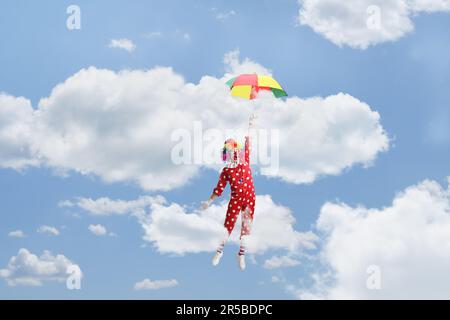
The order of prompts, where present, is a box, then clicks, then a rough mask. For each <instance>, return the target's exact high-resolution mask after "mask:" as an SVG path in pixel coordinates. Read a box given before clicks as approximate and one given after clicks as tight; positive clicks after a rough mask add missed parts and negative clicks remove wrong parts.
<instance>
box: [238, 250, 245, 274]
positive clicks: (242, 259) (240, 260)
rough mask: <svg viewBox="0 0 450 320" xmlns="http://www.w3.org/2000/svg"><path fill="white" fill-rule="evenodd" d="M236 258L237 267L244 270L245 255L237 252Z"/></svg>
mask: <svg viewBox="0 0 450 320" xmlns="http://www.w3.org/2000/svg"><path fill="white" fill-rule="evenodd" d="M237 260H238V264H239V268H240V269H241V270H245V255H243V254H242V255H240V254H238V256H237Z"/></svg>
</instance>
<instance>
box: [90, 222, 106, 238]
mask: <svg viewBox="0 0 450 320" xmlns="http://www.w3.org/2000/svg"><path fill="white" fill-rule="evenodd" d="M88 229H89V231H90V232H91V233H92V234H94V235H96V236H104V235H106V234H107V231H106V228H105V227H104V226H102V225H101V224H90V225H89V227H88Z"/></svg>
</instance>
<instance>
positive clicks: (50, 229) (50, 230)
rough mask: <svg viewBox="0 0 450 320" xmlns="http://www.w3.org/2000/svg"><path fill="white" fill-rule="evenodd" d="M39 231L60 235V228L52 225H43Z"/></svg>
mask: <svg viewBox="0 0 450 320" xmlns="http://www.w3.org/2000/svg"><path fill="white" fill-rule="evenodd" d="M37 232H38V233H43V234H48V235H51V236H58V235H59V230H58V229H56V228H55V227H52V226H47V225H43V226H40V227H39V228H38V229H37Z"/></svg>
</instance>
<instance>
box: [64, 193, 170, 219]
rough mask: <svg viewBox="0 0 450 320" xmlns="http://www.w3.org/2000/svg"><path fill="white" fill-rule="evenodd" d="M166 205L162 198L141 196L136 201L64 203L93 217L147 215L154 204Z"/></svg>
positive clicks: (100, 199) (100, 200)
mask: <svg viewBox="0 0 450 320" xmlns="http://www.w3.org/2000/svg"><path fill="white" fill-rule="evenodd" d="M157 202H160V203H164V202H165V200H164V198H163V197H161V196H155V197H151V196H141V197H139V198H138V199H136V200H113V199H110V198H106V197H102V198H98V199H95V200H93V199H91V198H78V199H77V201H69V200H66V201H63V203H65V204H66V206H70V207H72V206H77V207H79V208H81V209H83V210H84V211H86V212H89V213H90V214H92V215H99V216H106V215H122V214H129V213H134V214H136V213H145V210H146V209H147V208H149V207H150V206H151V205H152V204H153V203H157Z"/></svg>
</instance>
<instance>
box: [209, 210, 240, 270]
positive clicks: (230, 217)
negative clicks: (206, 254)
mask: <svg viewBox="0 0 450 320" xmlns="http://www.w3.org/2000/svg"><path fill="white" fill-rule="evenodd" d="M230 203H231V202H230ZM233 211H235V209H234V207H232V206H231V205H230V206H229V207H228V211H227V215H226V218H225V223H224V227H225V229H226V236H225V238H224V239H223V240H222V241H221V242H220V245H219V247H218V248H217V250H216V253H215V255H214V257H213V259H212V264H213V266H217V265H218V264H219V262H220V258H222V256H223V249H224V247H225V243H226V242H227V241H228V238H229V237H230V235H231V232H232V231H233V228H234V224H235V223H236V214H234V213H233ZM235 212H236V211H235Z"/></svg>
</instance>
